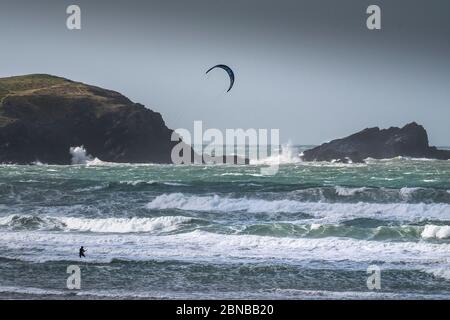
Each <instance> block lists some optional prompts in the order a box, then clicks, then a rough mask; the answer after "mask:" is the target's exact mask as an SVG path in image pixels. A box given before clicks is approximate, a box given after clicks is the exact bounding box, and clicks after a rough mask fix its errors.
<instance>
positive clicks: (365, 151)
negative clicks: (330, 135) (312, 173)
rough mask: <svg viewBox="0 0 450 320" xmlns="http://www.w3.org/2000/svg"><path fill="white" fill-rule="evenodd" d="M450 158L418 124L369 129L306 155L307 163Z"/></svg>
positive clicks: (312, 150)
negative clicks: (405, 158)
mask: <svg viewBox="0 0 450 320" xmlns="http://www.w3.org/2000/svg"><path fill="white" fill-rule="evenodd" d="M399 156H403V157H412V158H430V159H441V160H448V159H450V151H446V150H439V149H437V148H436V147H431V146H429V144H428V134H427V132H426V130H425V128H424V127H423V126H421V125H419V124H417V123H415V122H412V123H409V124H407V125H405V126H404V127H403V128H398V127H391V128H389V129H382V130H380V128H378V127H375V128H367V129H364V130H362V131H360V132H358V133H355V134H352V135H350V136H348V137H346V138H342V139H337V140H333V141H331V142H328V143H324V144H322V145H320V146H318V147H315V148H313V149H310V150H306V151H304V153H303V156H302V159H303V160H304V161H338V162H363V161H364V159H366V158H374V159H387V158H394V157H399Z"/></svg>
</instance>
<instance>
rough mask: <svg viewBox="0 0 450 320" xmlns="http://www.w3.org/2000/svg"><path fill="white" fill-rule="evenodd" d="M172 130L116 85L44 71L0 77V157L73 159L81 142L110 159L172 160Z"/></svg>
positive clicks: (44, 160)
mask: <svg viewBox="0 0 450 320" xmlns="http://www.w3.org/2000/svg"><path fill="white" fill-rule="evenodd" d="M172 132H173V131H172V130H170V129H169V128H168V127H167V126H166V125H165V123H164V120H163V118H162V116H161V114H159V113H157V112H154V111H152V110H150V109H147V108H145V107H144V106H143V105H141V104H138V103H133V102H132V101H130V100H129V99H128V98H126V97H125V96H123V95H121V94H120V93H117V92H114V91H111V90H105V89H102V88H99V87H95V86H90V85H87V84H83V83H80V82H74V81H71V80H68V79H64V78H60V77H56V76H51V75H44V74H35V75H26V76H17V77H8V78H1V79H0V163H14V164H29V163H33V162H36V161H40V162H42V163H47V164H70V163H71V158H72V156H71V154H70V153H69V149H70V148H71V147H76V146H84V148H85V149H86V150H87V152H88V153H89V154H90V155H92V156H94V157H97V158H99V159H101V160H103V161H108V162H121V163H148V162H151V163H171V150H172V148H173V146H174V145H175V144H177V143H178V142H174V141H171V135H172Z"/></svg>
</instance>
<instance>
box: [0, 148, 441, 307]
mask: <svg viewBox="0 0 450 320" xmlns="http://www.w3.org/2000/svg"><path fill="white" fill-rule="evenodd" d="M303 149H304V148H303V147H292V146H289V147H288V148H285V149H284V150H283V152H282V153H281V154H280V155H277V156H271V157H268V158H266V159H262V160H258V161H252V162H251V164H250V165H240V166H236V165H192V166H175V165H153V164H148V165H146V164H141V165H132V164H114V163H107V162H103V161H101V160H100V159H96V158H94V157H91V156H90V155H89V154H87V152H86V150H84V148H82V147H76V148H72V149H71V151H70V152H71V154H72V160H73V165H71V166H50V165H46V164H42V163H38V162H37V163H36V165H32V166H16V165H0V262H1V263H0V299H11V298H29V299H85V298H89V299H92V298H99V299H104V298H108V299H125V298H127V299H160V298H164V299H174V298H184V299H202V298H203V299H209V298H229V299H233V298H242V299H246V298H247V299H261V298H262V299H327V298H331V299H377V298H382V299H449V298H450V272H449V270H450V161H439V160H424V159H411V158H400V157H399V158H395V159H383V160H375V159H366V161H365V163H360V164H340V163H325V162H311V163H307V162H302V161H301V157H300V156H299V155H300V154H301V151H302V150H303ZM274 163H280V167H279V172H278V173H277V174H276V175H274V176H264V175H262V174H261V168H264V167H267V166H268V165H273V164H274ZM80 246H84V247H85V248H87V250H88V251H87V257H86V259H84V260H80V259H79V257H78V249H79V247H80ZM73 264H76V265H79V266H80V268H81V271H82V277H83V282H82V283H83V284H82V288H81V290H79V291H77V292H73V291H71V290H68V289H67V288H66V280H67V276H68V275H67V274H66V268H67V266H69V265H73ZM371 265H377V266H379V267H380V269H381V283H382V287H381V289H380V290H375V291H373V290H369V289H368V288H367V285H366V280H367V276H368V275H367V268H368V267H369V266H371Z"/></svg>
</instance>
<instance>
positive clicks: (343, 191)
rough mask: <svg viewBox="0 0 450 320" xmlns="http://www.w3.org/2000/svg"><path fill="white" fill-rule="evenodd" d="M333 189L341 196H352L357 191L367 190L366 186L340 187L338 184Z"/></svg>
mask: <svg viewBox="0 0 450 320" xmlns="http://www.w3.org/2000/svg"><path fill="white" fill-rule="evenodd" d="M335 189H336V193H337V194H338V195H340V196H343V197H348V196H354V195H355V194H357V193H360V192H364V191H366V190H367V188H366V187H362V188H346V187H340V186H336V187H335Z"/></svg>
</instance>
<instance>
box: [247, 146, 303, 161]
mask: <svg viewBox="0 0 450 320" xmlns="http://www.w3.org/2000/svg"><path fill="white" fill-rule="evenodd" d="M299 162H302V160H301V159H300V156H299V154H298V152H296V151H295V149H294V148H293V146H292V144H291V143H287V144H285V145H283V146H281V152H276V154H274V155H271V156H268V157H267V158H263V159H250V164H253V165H278V164H291V163H299Z"/></svg>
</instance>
